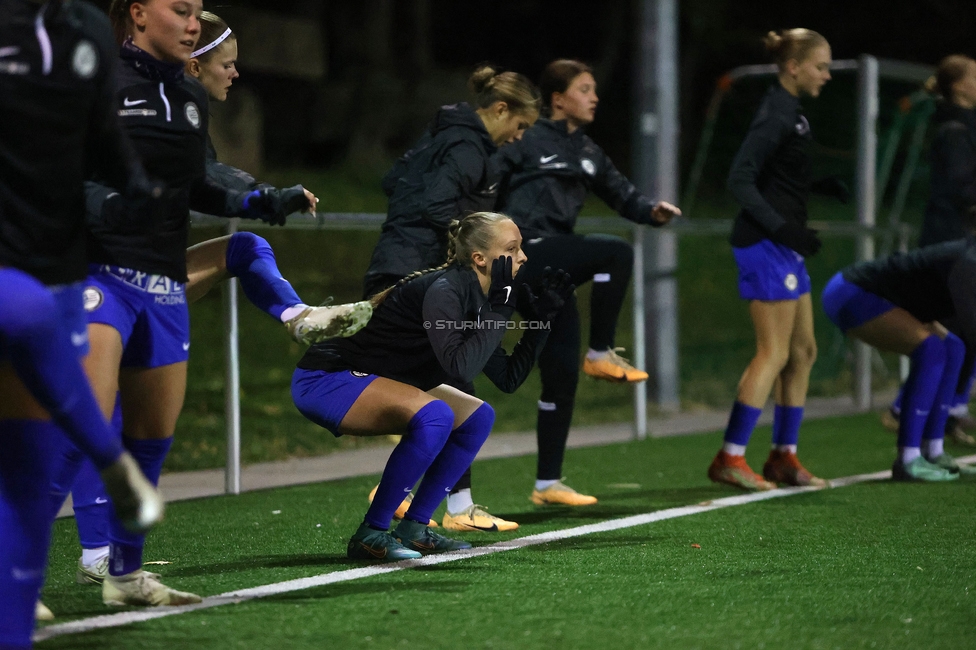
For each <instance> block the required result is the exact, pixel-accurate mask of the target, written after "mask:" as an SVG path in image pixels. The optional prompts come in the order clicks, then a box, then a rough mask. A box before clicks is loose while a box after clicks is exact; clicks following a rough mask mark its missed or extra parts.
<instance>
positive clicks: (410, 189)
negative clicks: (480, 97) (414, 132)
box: [366, 102, 498, 277]
mask: <svg viewBox="0 0 976 650" xmlns="http://www.w3.org/2000/svg"><path fill="white" fill-rule="evenodd" d="M495 150H496V147H495V144H494V143H493V142H492V140H491V136H490V135H489V134H488V131H487V129H485V125H484V123H483V122H482V121H481V118H480V117H479V116H478V114H477V113H476V112H475V111H474V109H473V108H471V107H470V106H469V105H468V104H465V103H463V102H462V103H460V104H454V105H451V106H444V107H443V108H441V110H440V111H438V113H437V116H436V117H435V118H434V121H433V122H431V124H430V126H429V127H428V130H427V132H426V133H425V134H424V135H423V137H421V138H420V140H419V141H418V142H417V144H416V145H414V147H413V148H412V149H411V150H410V151H408V152H407V153H405V154H404V155H403V156H402V157H401V158H400V159H399V160H397V162H396V163H395V164H394V165H393V169H391V170H390V171H389V172H388V173H387V174H386V176H385V177H384V178H383V191H385V192H386V194H387V196H389V197H390V204H389V208H388V210H387V215H386V221H385V222H383V231H382V233H381V234H380V240H379V242H377V244H376V248H375V249H374V250H373V257H372V259H371V260H370V263H369V269H368V270H367V271H366V276H367V277H370V276H379V275H398V276H400V277H404V276H407V275H409V274H411V273H413V272H414V271H420V270H422V269H428V268H433V267H436V266H440V265H441V264H443V263H444V262H445V261H446V260H447V229H448V226H449V225H450V223H451V220H452V219H459V218H461V217H462V216H464V215H466V214H469V213H471V212H479V211H483V210H491V209H493V208H494V206H495V199H496V196H497V192H498V186H497V183H496V181H494V180H492V179H491V178H490V176H489V170H488V159H489V157H490V156H491V154H493V153H494V152H495Z"/></svg>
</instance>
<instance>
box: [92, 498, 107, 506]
mask: <svg viewBox="0 0 976 650" xmlns="http://www.w3.org/2000/svg"><path fill="white" fill-rule="evenodd" d="M95 503H97V504H98V505H102V504H103V503H108V499H104V498H102V497H97V498H96V499H95Z"/></svg>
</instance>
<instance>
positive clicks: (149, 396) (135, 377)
mask: <svg viewBox="0 0 976 650" xmlns="http://www.w3.org/2000/svg"><path fill="white" fill-rule="evenodd" d="M186 368H187V363H186V361H181V362H180V363H173V364H170V365H168V366H160V367H158V368H123V369H122V371H121V373H120V375H119V387H120V389H121V392H122V414H123V425H122V426H123V431H124V432H125V435H126V436H127V437H129V438H134V439H136V440H162V439H165V438H171V437H172V436H173V434H174V433H175V431H176V419H177V418H178V417H179V415H180V411H181V410H183V400H184V399H185V396H186Z"/></svg>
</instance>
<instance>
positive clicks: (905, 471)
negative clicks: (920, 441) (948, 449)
mask: <svg viewBox="0 0 976 650" xmlns="http://www.w3.org/2000/svg"><path fill="white" fill-rule="evenodd" d="M958 478H959V474H958V473H955V474H953V473H952V472H950V471H949V470H947V469H945V468H944V467H940V466H939V465H936V464H934V463H930V462H929V461H927V460H925V457H923V456H919V457H918V458H916V459H915V460H913V461H912V462H910V463H903V462H901V461H900V460H896V461H895V463H894V465H892V466H891V480H893V481H930V482H938V481H955V480H956V479H958Z"/></svg>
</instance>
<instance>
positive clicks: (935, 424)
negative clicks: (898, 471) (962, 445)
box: [922, 332, 966, 440]
mask: <svg viewBox="0 0 976 650" xmlns="http://www.w3.org/2000/svg"><path fill="white" fill-rule="evenodd" d="M942 343H943V345H944V346H945V366H944V367H943V369H942V377H941V378H940V380H939V385H938V389H937V390H936V392H935V399H934V400H933V402H932V411H931V412H930V413H929V417H928V419H927V420H926V421H925V428H924V429H923V432H922V439H923V440H937V439H939V438H944V437H945V425H946V420H948V419H949V408H950V407H951V406H952V400H953V397H955V392H956V386H957V385H958V384H959V371H960V370H962V362H963V358H964V357H965V356H966V344H965V343H963V342H962V339H960V338H959V337H958V336H956V335H955V334H953V333H952V332H949V334H948V335H947V336H946V337H945V340H944V341H943V342H942Z"/></svg>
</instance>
